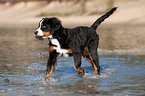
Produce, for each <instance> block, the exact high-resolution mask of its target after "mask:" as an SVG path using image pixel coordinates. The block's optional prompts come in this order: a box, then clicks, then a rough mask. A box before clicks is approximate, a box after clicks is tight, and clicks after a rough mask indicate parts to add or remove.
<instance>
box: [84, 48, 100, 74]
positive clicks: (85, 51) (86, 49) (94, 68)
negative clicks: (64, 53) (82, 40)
mask: <svg viewBox="0 0 145 96" xmlns="http://www.w3.org/2000/svg"><path fill="white" fill-rule="evenodd" d="M87 54H88V55H89V57H90V59H89V58H87V57H86V55H87ZM83 57H84V58H85V59H86V60H87V61H89V62H90V63H91V64H92V67H93V70H94V73H95V75H97V74H98V73H97V67H96V66H95V64H94V62H93V59H92V57H91V55H90V53H89V49H88V47H85V49H84V51H83Z"/></svg>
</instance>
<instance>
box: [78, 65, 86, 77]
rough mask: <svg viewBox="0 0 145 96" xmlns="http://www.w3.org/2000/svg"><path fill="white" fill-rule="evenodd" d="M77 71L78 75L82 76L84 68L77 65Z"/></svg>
mask: <svg viewBox="0 0 145 96" xmlns="http://www.w3.org/2000/svg"><path fill="white" fill-rule="evenodd" d="M77 73H78V74H79V75H81V76H83V75H84V74H85V70H84V69H82V68H80V67H79V68H78V70H77Z"/></svg>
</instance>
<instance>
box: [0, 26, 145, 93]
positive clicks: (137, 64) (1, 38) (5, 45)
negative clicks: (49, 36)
mask: <svg viewBox="0 0 145 96" xmlns="http://www.w3.org/2000/svg"><path fill="white" fill-rule="evenodd" d="M132 28H134V27H131V28H128V27H126V28H124V27H121V28H113V29H110V28H108V27H107V28H106V27H105V28H100V29H99V31H101V32H99V35H100V46H99V47H100V48H101V49H99V50H100V51H99V54H100V55H99V56H100V59H99V60H100V66H101V74H100V75H97V76H95V75H94V72H93V70H92V67H91V64H90V63H89V62H87V61H86V60H84V59H82V63H83V64H82V67H83V68H84V69H85V71H86V73H85V75H84V76H83V77H81V76H79V75H77V73H76V71H75V70H74V68H73V59H72V58H62V57H60V58H59V59H58V64H57V67H56V70H55V72H54V73H53V76H52V77H51V78H50V80H48V81H45V80H44V78H45V76H46V75H45V72H46V71H45V70H46V62H47V58H48V44H47V40H44V41H39V40H37V39H35V38H34V37H33V31H34V30H35V29H33V28H31V29H28V28H17V29H13V28H12V29H6V28H1V29H0V33H1V35H0V96H19V95H22V96H31V95H33V96H35V95H37V96H39V95H40V96H58V95H59V96H68V95H70V96H74V95H75V96H80V95H89V96H95V95H97V96H102V95H103V96H105V95H106V96H108V95H115V96H126V95H129V96H132V95H134V96H136V95H139V96H143V95H145V55H144V49H145V46H144V45H143V44H144V41H145V40H144V38H143V36H142V33H141V32H139V31H142V32H144V33H145V31H143V30H144V28H143V27H139V28H138V29H136V30H134V31H133V29H132ZM129 29H130V31H131V32H132V34H134V35H132V37H131V36H130V31H129ZM122 30H123V31H122ZM115 32H116V33H115ZM120 32H121V33H120ZM136 32H139V33H138V34H135V33H136ZM124 33H126V34H125V35H126V36H125V37H124ZM139 34H140V35H139ZM118 35H119V36H118ZM127 36H128V37H127ZM134 36H135V37H136V38H135V39H133V38H134ZM144 36H145V35H144ZM126 38H129V39H128V40H131V39H133V40H134V41H132V40H131V41H127V40H125V39H126ZM140 39H142V40H140ZM122 40H123V41H122ZM132 42H133V44H135V46H136V47H135V46H133V44H132ZM106 50H107V51H106ZM114 50H115V51H114ZM118 50H119V51H118ZM128 50H131V51H128ZM41 51H43V54H41V53H42V52H41ZM138 52H139V53H138Z"/></svg>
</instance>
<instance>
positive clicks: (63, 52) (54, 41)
mask: <svg viewBox="0 0 145 96" xmlns="http://www.w3.org/2000/svg"><path fill="white" fill-rule="evenodd" d="M51 43H52V44H53V45H56V46H57V47H54V49H56V52H58V53H59V54H60V56H64V57H69V55H68V54H67V53H68V50H66V49H62V48H61V46H60V44H59V42H58V40H57V39H51Z"/></svg>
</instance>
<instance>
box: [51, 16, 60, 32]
mask: <svg viewBox="0 0 145 96" xmlns="http://www.w3.org/2000/svg"><path fill="white" fill-rule="evenodd" d="M50 21H51V23H50V32H51V34H53V33H54V32H55V31H57V30H59V28H60V27H61V26H62V25H61V21H60V20H59V19H57V18H56V17H52V18H50Z"/></svg>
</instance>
